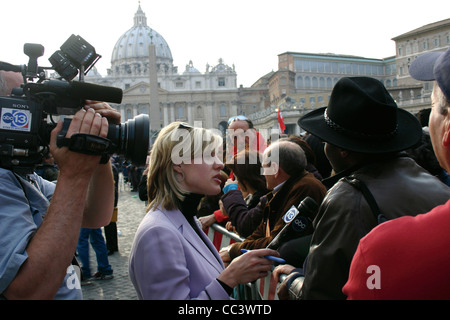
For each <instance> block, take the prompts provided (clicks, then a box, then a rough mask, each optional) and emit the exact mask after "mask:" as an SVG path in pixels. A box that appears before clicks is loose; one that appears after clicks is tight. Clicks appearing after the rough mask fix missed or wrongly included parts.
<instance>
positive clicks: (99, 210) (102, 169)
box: [82, 100, 120, 228]
mask: <svg viewBox="0 0 450 320" xmlns="http://www.w3.org/2000/svg"><path fill="white" fill-rule="evenodd" d="M85 109H86V110H89V109H91V111H92V110H95V112H96V113H98V114H100V115H101V116H102V117H105V118H108V122H110V123H115V124H120V113H119V112H118V111H116V110H115V109H113V108H112V107H111V106H110V105H109V104H108V103H106V102H100V101H93V100H87V101H86V106H85ZM103 121H104V120H103ZM113 209H114V177H113V173H112V168H111V164H110V162H109V161H108V163H107V164H105V165H99V166H98V168H97V170H96V171H95V172H94V174H93V176H92V179H91V181H90V184H89V189H88V194H87V198H86V207H85V214H84V217H83V225H82V226H83V227H85V228H98V227H102V226H105V225H108V224H109V223H110V220H111V214H112V212H113Z"/></svg>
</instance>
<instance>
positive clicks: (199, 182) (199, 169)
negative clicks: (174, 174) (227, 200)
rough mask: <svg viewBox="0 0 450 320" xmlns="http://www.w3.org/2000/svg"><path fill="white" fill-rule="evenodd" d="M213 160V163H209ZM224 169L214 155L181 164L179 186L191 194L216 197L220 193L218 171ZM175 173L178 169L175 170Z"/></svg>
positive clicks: (218, 158) (220, 181)
mask: <svg viewBox="0 0 450 320" xmlns="http://www.w3.org/2000/svg"><path fill="white" fill-rule="evenodd" d="M211 160H213V161H211ZM223 167H224V165H223V163H222V161H221V159H220V157H218V156H216V155H214V156H213V157H212V158H209V159H208V161H205V159H203V158H201V159H194V160H193V161H191V163H181V164H180V165H179V169H180V170H181V172H183V174H182V175H181V176H182V177H183V176H184V178H182V181H180V184H181V186H182V187H183V188H184V189H185V190H187V191H189V192H191V193H197V194H204V195H216V194H218V193H219V192H220V191H221V183H222V180H221V175H220V170H222V169H223ZM175 170H176V171H177V170H178V168H176V169H175Z"/></svg>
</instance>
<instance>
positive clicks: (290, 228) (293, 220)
mask: <svg viewBox="0 0 450 320" xmlns="http://www.w3.org/2000/svg"><path fill="white" fill-rule="evenodd" d="M318 209H319V206H318V204H317V203H316V201H314V199H313V198H311V197H306V198H305V199H303V200H302V202H300V204H299V205H298V207H297V208H296V207H295V206H292V207H291V208H290V209H289V210H288V211H287V212H286V213H285V214H284V216H283V221H284V222H285V223H286V225H285V226H284V227H283V229H281V231H280V232H279V233H278V234H277V235H276V237H275V238H273V240H272V241H271V242H270V243H269V244H268V246H267V249H273V250H277V249H278V248H279V247H280V246H281V245H282V244H283V243H285V242H287V241H289V240H292V239H295V238H299V237H301V236H304V235H306V234H307V233H308V232H309V231H310V230H311V229H312V220H313V218H314V216H315V215H316V213H317V210H318Z"/></svg>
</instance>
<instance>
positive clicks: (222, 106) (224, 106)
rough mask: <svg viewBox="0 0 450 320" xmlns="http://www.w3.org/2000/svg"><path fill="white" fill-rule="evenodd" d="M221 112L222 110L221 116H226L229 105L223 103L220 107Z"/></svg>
mask: <svg viewBox="0 0 450 320" xmlns="http://www.w3.org/2000/svg"><path fill="white" fill-rule="evenodd" d="M219 112H220V116H221V117H226V116H227V106H226V105H224V104H221V105H220V107H219Z"/></svg>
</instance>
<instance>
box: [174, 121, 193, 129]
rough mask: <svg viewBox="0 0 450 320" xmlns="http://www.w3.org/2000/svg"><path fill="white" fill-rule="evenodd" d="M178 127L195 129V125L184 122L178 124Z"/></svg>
mask: <svg viewBox="0 0 450 320" xmlns="http://www.w3.org/2000/svg"><path fill="white" fill-rule="evenodd" d="M178 129H194V127H193V126H191V125H190V124H187V123H185V122H182V123H180V124H179V125H178Z"/></svg>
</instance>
